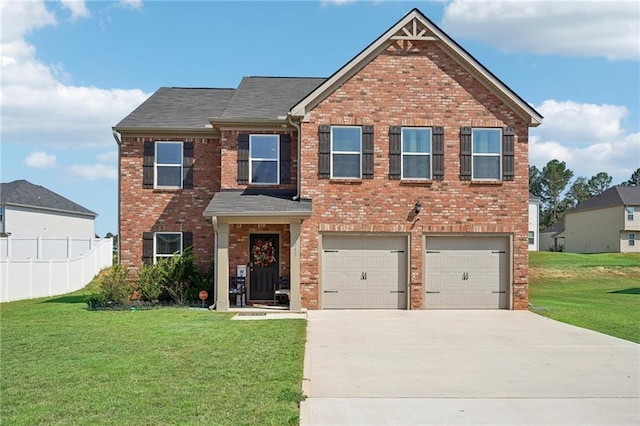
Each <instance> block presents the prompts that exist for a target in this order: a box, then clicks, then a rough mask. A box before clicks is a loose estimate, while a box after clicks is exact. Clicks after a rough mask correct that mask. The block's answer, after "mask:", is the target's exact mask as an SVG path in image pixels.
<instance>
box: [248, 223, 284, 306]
mask: <svg viewBox="0 0 640 426" xmlns="http://www.w3.org/2000/svg"><path fill="white" fill-rule="evenodd" d="M249 250H250V251H249V268H250V278H249V279H250V283H249V298H250V299H251V300H273V292H274V291H275V289H276V284H277V283H278V279H279V273H280V261H279V259H280V235H278V234H251V236H250V238H249Z"/></svg>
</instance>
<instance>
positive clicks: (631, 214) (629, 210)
mask: <svg viewBox="0 0 640 426" xmlns="http://www.w3.org/2000/svg"><path fill="white" fill-rule="evenodd" d="M626 210H627V211H626V213H627V220H628V221H633V220H634V216H635V208H633V207H627V209H626Z"/></svg>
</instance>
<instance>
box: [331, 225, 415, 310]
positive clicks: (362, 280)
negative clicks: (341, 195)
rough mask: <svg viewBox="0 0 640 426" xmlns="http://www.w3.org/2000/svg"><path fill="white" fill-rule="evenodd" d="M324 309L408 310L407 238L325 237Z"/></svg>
mask: <svg viewBox="0 0 640 426" xmlns="http://www.w3.org/2000/svg"><path fill="white" fill-rule="evenodd" d="M321 297H322V307H323V309H406V308H407V238H406V237H402V236H401V237H396V236H389V237H387V236H353V235H349V236H345V235H323V237H322V291H321Z"/></svg>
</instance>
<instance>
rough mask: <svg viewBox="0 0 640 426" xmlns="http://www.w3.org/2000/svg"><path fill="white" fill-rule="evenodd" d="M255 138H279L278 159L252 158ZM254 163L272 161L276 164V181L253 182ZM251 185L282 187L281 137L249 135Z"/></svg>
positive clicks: (261, 134) (259, 134)
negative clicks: (252, 146)
mask: <svg viewBox="0 0 640 426" xmlns="http://www.w3.org/2000/svg"><path fill="white" fill-rule="evenodd" d="M254 136H272V137H276V138H278V147H277V149H276V151H277V152H276V154H277V157H276V159H275V160H274V159H273V158H261V157H252V156H251V143H252V140H253V137H254ZM253 161H271V162H275V163H276V181H275V182H253ZM249 184H250V185H280V135H269V134H263V133H256V134H251V135H249Z"/></svg>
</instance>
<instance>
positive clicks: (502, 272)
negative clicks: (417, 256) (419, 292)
mask: <svg viewBox="0 0 640 426" xmlns="http://www.w3.org/2000/svg"><path fill="white" fill-rule="evenodd" d="M509 263H510V262H509V251H508V240H507V238H504V237H429V236H427V237H426V251H425V262H424V268H425V308H426V309H447V308H448V309H499V308H507V307H508V297H509V295H508V292H507V287H508V282H509Z"/></svg>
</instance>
